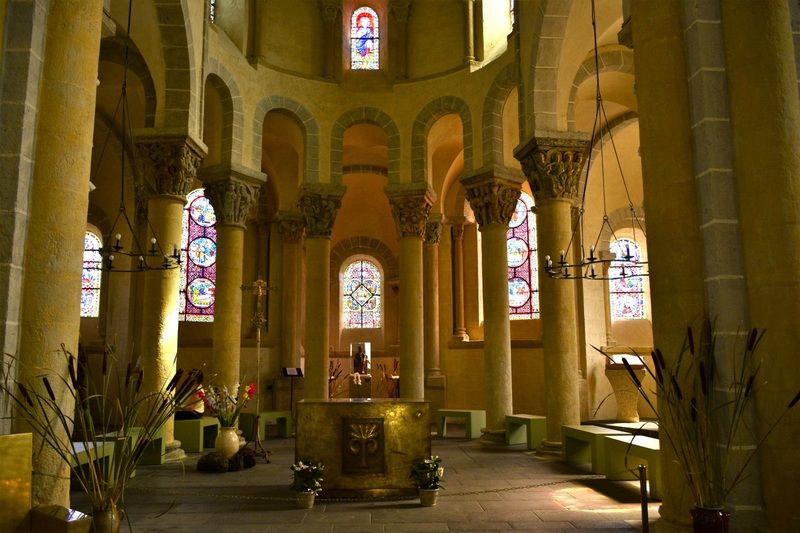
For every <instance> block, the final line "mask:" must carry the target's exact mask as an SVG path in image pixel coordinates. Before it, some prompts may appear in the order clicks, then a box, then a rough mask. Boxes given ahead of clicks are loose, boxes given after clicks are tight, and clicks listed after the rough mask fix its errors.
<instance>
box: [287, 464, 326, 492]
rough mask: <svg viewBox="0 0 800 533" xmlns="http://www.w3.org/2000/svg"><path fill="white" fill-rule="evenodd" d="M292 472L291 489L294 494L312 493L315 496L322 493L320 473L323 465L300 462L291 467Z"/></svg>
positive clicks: (323, 467) (323, 468)
mask: <svg viewBox="0 0 800 533" xmlns="http://www.w3.org/2000/svg"><path fill="white" fill-rule="evenodd" d="M290 468H291V470H292V472H294V478H293V481H292V489H293V490H294V491H295V492H313V493H314V494H315V495H316V494H319V493H320V492H321V491H322V481H323V479H322V471H323V470H325V465H323V464H322V463H321V462H319V461H317V462H315V461H312V460H305V461H303V460H300V461H297V462H296V463H294V464H293V465H292V466H291V467H290Z"/></svg>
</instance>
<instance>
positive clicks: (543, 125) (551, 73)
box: [525, 0, 572, 135]
mask: <svg viewBox="0 0 800 533" xmlns="http://www.w3.org/2000/svg"><path fill="white" fill-rule="evenodd" d="M571 9H572V0H558V1H557V2H556V1H553V2H547V3H546V4H545V8H544V11H543V12H540V15H541V17H542V19H541V29H540V31H539V38H538V39H536V40H535V44H534V46H535V47H536V48H535V50H533V57H535V58H536V61H534V62H533V64H532V65H531V67H530V69H531V70H530V76H531V81H532V87H531V90H530V91H529V92H528V95H527V98H526V101H527V113H525V115H526V116H527V117H528V118H527V121H528V122H527V124H526V132H527V133H528V134H529V135H530V134H531V133H533V132H534V129H535V130H550V131H555V130H556V129H558V108H557V100H558V76H557V75H556V74H557V72H558V66H559V63H560V61H561V46H562V45H563V43H564V36H565V34H566V31H567V18H568V17H569V12H570V10H571ZM531 117H532V118H533V121H534V122H533V123H531Z"/></svg>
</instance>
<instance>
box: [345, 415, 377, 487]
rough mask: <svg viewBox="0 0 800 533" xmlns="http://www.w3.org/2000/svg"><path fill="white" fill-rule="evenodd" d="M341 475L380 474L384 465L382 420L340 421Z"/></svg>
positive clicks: (346, 419) (350, 419) (352, 419)
mask: <svg viewBox="0 0 800 533" xmlns="http://www.w3.org/2000/svg"><path fill="white" fill-rule="evenodd" d="M342 443H343V446H342V473H343V474H382V473H383V472H384V469H385V467H384V465H385V464H386V460H385V452H384V433H383V419H382V418H343V419H342Z"/></svg>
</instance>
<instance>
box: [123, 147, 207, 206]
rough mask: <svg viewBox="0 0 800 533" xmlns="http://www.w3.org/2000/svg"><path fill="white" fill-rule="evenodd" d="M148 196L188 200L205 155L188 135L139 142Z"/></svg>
mask: <svg viewBox="0 0 800 533" xmlns="http://www.w3.org/2000/svg"><path fill="white" fill-rule="evenodd" d="M136 146H137V147H138V149H139V155H140V161H141V170H142V176H143V177H144V187H145V191H146V193H147V195H148V196H150V195H168V196H178V197H181V198H184V199H185V198H186V195H187V194H188V193H189V189H190V188H191V186H192V182H193V181H194V179H195V178H196V177H197V169H198V168H199V167H200V163H201V161H202V160H203V157H204V156H205V154H203V153H202V152H201V151H200V149H199V148H198V147H197V146H196V145H195V143H194V142H193V141H192V140H191V139H190V138H189V137H187V136H180V137H170V138H164V137H153V138H142V139H138V140H136Z"/></svg>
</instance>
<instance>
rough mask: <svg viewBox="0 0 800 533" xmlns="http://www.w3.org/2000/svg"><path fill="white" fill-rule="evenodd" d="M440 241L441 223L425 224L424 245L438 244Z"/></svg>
mask: <svg viewBox="0 0 800 533" xmlns="http://www.w3.org/2000/svg"><path fill="white" fill-rule="evenodd" d="M441 240H442V223H441V222H427V223H426V224H425V244H439V242H440V241H441Z"/></svg>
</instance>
